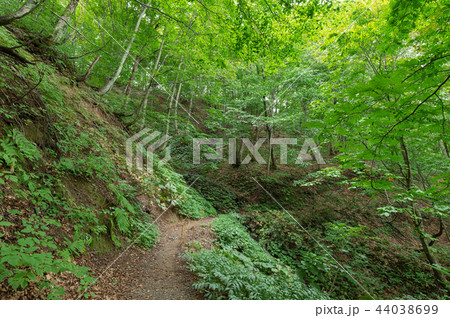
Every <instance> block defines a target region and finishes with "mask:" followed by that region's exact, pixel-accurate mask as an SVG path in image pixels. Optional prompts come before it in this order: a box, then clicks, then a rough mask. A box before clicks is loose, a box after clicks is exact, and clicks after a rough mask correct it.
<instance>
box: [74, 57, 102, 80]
mask: <svg viewBox="0 0 450 318" xmlns="http://www.w3.org/2000/svg"><path fill="white" fill-rule="evenodd" d="M101 58H102V56H101V55H99V56H97V58H96V59H95V60H94V61H93V62H92V63H91V66H90V67H89V69H88V71H87V72H86V74H84V75H83V76H81V77H79V78H77V82H80V83H83V82H85V81H86V80H87V79H88V77H89V75H91V72H92V70H93V69H94V67H95V64H97V62H98V61H100V59H101Z"/></svg>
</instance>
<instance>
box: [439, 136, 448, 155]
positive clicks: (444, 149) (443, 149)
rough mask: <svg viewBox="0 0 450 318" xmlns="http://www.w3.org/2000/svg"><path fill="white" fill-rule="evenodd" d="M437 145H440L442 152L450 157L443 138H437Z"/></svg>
mask: <svg viewBox="0 0 450 318" xmlns="http://www.w3.org/2000/svg"><path fill="white" fill-rule="evenodd" d="M439 146H440V147H441V150H442V154H443V155H444V156H447V157H449V158H450V152H449V149H448V146H447V143H446V142H445V141H443V140H439Z"/></svg>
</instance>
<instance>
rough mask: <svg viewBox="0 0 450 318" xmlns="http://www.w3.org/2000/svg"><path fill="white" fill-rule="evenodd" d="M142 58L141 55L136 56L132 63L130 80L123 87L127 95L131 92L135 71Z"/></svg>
mask: <svg viewBox="0 0 450 318" xmlns="http://www.w3.org/2000/svg"><path fill="white" fill-rule="evenodd" d="M142 60H143V58H142V57H141V56H138V57H136V59H135V60H134V64H133V70H132V71H131V76H130V80H129V81H128V84H127V86H126V87H125V95H126V96H127V97H129V96H130V94H131V88H132V87H133V82H134V79H135V78H136V73H137V71H138V69H139V64H141V62H142Z"/></svg>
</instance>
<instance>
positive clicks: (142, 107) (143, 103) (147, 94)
mask: <svg viewBox="0 0 450 318" xmlns="http://www.w3.org/2000/svg"><path fill="white" fill-rule="evenodd" d="M164 42H165V41H164V39H163V40H162V41H161V45H160V47H159V52H158V57H157V58H156V62H155V65H154V66H153V71H152V73H151V74H150V77H151V78H150V83H149V85H148V86H147V89H146V90H145V95H144V98H143V99H142V101H141V105H140V106H139V108H138V110H137V111H136V115H135V119H134V120H133V121H132V122H131V123H130V124H128V125H127V126H128V127H129V126H132V125H134V124H135V123H136V122H137V121H138V120H139V117H140V115H141V113H143V114H144V116H143V118H144V119H145V112H146V109H147V105H148V98H149V97H150V93H151V91H152V89H153V85H154V82H155V76H156V73H158V72H159V70H160V69H161V67H162V65H163V64H164V62H165V60H166V58H167V56H168V54H167V55H166V56H165V57H164V59H163V61H162V62H161V64H160V60H161V54H162V51H163V48H164ZM127 100H128V98H127Z"/></svg>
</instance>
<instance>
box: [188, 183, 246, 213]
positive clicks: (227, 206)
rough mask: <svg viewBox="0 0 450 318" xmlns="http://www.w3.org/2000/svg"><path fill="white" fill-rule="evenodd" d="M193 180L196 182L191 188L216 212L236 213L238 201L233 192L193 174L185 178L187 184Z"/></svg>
mask: <svg viewBox="0 0 450 318" xmlns="http://www.w3.org/2000/svg"><path fill="white" fill-rule="evenodd" d="M194 180H197V181H196V182H195V183H194V185H193V188H195V190H197V191H198V192H199V193H200V194H201V195H202V197H204V198H205V199H206V200H208V201H209V202H210V203H211V204H212V206H213V207H214V208H215V209H216V210H217V211H220V212H222V213H229V212H238V210H239V200H238V196H237V195H236V194H235V193H234V192H233V191H231V190H230V189H228V188H227V187H226V186H224V185H222V184H219V183H217V181H214V180H211V179H209V178H207V177H205V176H201V175H195V174H194V175H188V176H187V177H186V181H187V182H188V183H192V182H194Z"/></svg>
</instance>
